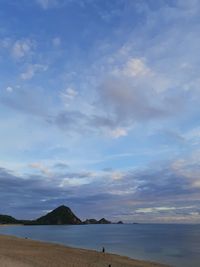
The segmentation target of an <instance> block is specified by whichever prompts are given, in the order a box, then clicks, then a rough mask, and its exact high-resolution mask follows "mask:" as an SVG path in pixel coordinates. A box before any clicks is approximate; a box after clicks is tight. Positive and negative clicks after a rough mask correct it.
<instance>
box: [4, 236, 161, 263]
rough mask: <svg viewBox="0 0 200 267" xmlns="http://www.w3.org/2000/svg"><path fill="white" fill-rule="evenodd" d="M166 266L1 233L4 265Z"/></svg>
mask: <svg viewBox="0 0 200 267" xmlns="http://www.w3.org/2000/svg"><path fill="white" fill-rule="evenodd" d="M109 264H111V267H142V266H143V267H162V266H163V267H164V266H166V265H162V264H157V263H151V262H145V261H138V260H133V259H130V258H128V257H123V256H118V255H114V254H108V253H102V252H96V251H92V250H85V249H76V248H70V247H65V246H63V245H58V244H52V243H45V242H40V241H34V240H29V239H23V238H17V237H13V236H4V235H0V266H1V267H109Z"/></svg>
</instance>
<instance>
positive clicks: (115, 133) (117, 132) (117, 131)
mask: <svg viewBox="0 0 200 267" xmlns="http://www.w3.org/2000/svg"><path fill="white" fill-rule="evenodd" d="M127 134H128V133H127V130H126V129H123V128H116V129H114V130H111V131H110V135H111V136H112V137H114V138H119V137H122V136H127Z"/></svg>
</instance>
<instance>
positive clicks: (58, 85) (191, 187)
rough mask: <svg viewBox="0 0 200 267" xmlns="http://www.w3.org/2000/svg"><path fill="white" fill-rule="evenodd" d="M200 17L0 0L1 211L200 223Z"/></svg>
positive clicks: (110, 3) (138, 3)
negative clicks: (64, 209) (65, 211)
mask: <svg viewBox="0 0 200 267" xmlns="http://www.w3.org/2000/svg"><path fill="white" fill-rule="evenodd" d="M199 13H200V1H198V0H190V1H188V0H185V1H184V0H165V1H164V0H157V1H154V0H146V1H145V0H134V1H132V0H32V1H26V0H17V1H16V0H0V123H1V124H0V152H1V153H0V203H1V205H0V214H10V215H13V216H15V217H16V218H20V219H33V218H36V217H39V216H40V215H43V214H45V213H46V212H48V211H50V210H52V209H54V208H56V207H57V206H59V205H63V204H64V205H66V206H69V207H70V208H71V209H72V210H73V211H74V212H75V213H76V215H77V216H78V217H80V218H81V219H86V218H96V219H100V218H102V217H106V218H107V219H110V220H112V221H115V222H117V221H119V220H123V221H124V222H141V223H143V222H144V223H199V222H200V208H199V207H200V125H199V122H200V117H199V116H200V108H199V99H200V78H199V73H200V53H199V48H200V34H199V32H200V17H199Z"/></svg>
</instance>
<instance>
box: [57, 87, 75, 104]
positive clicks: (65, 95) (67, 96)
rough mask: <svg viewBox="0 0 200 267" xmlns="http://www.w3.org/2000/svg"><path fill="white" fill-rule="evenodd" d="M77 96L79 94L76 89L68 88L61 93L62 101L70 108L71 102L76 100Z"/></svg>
mask: <svg viewBox="0 0 200 267" xmlns="http://www.w3.org/2000/svg"><path fill="white" fill-rule="evenodd" d="M77 95H78V92H77V91H76V90H75V89H73V88H71V87H68V88H67V89H65V90H64V91H62V92H61V94H60V97H61V99H62V101H63V102H64V104H65V105H66V106H68V105H69V102H70V101H72V100H74V98H75V97H76V96H77Z"/></svg>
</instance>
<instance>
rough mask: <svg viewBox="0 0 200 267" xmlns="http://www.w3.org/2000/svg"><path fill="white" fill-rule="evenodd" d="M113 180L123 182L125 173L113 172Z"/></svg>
mask: <svg viewBox="0 0 200 267" xmlns="http://www.w3.org/2000/svg"><path fill="white" fill-rule="evenodd" d="M110 177H111V179H112V180H121V179H123V178H124V173H123V172H120V171H113V172H111V174H110Z"/></svg>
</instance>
